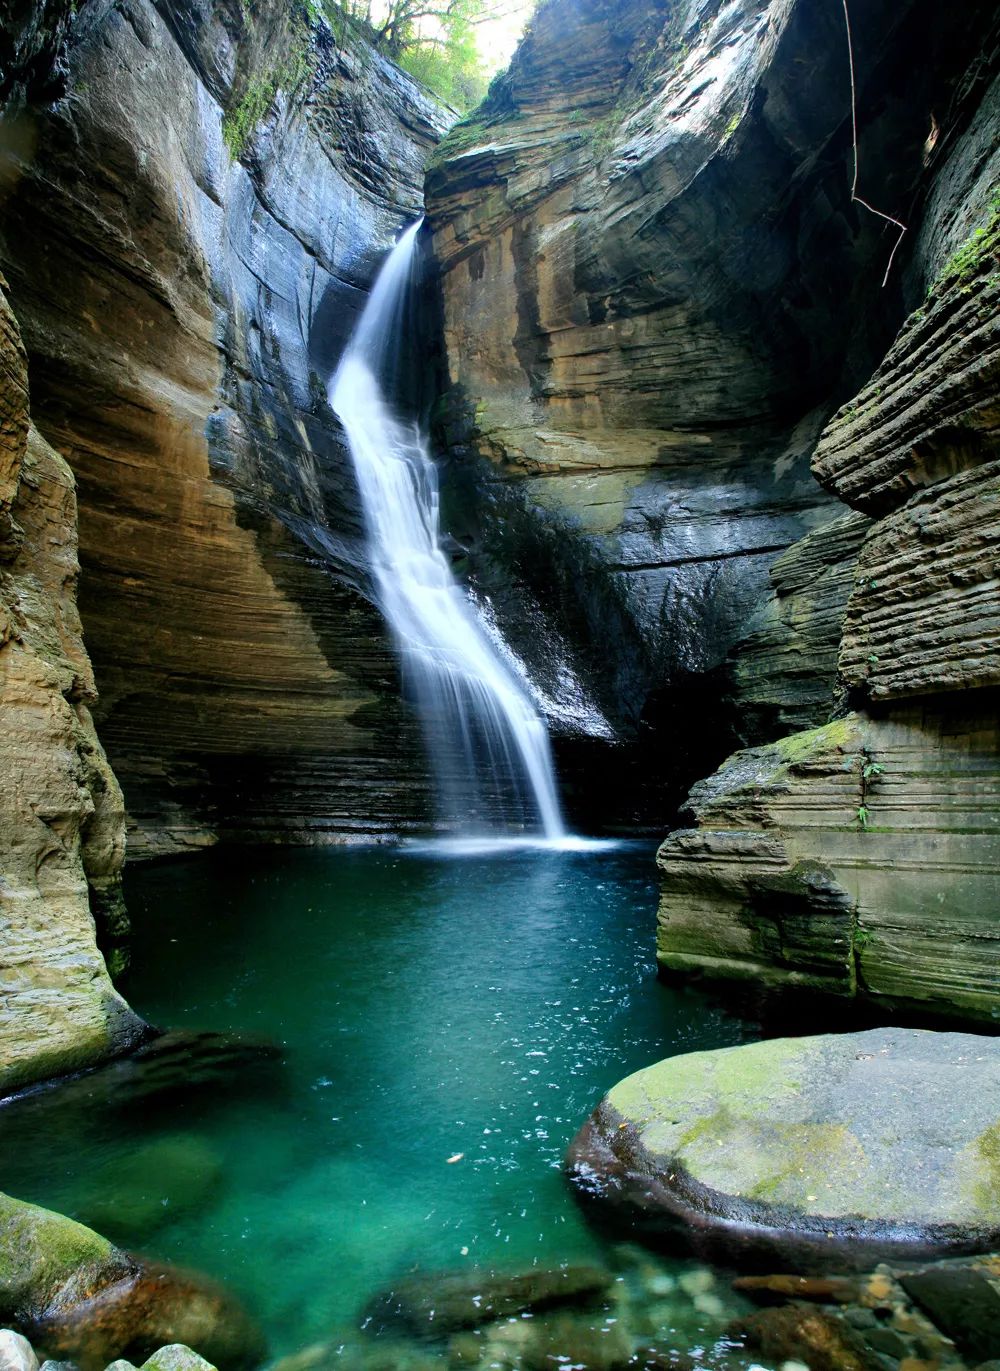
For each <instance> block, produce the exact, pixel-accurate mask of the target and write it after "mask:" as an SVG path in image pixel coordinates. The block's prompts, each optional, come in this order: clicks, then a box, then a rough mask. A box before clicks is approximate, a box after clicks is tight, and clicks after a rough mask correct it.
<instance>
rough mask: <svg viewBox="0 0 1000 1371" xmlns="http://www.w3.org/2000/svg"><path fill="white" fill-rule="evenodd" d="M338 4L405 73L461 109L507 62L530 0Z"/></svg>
mask: <svg viewBox="0 0 1000 1371" xmlns="http://www.w3.org/2000/svg"><path fill="white" fill-rule="evenodd" d="M341 8H342V9H343V10H344V12H345V13H347V14H349V15H350V16H351V18H353V19H355V20H360V21H361V22H362V23H363V24H364V26H365V28H366V29H367V30H368V31H369V32H370V34H371V35H372V39H373V41H374V43H375V46H376V47H378V48H379V49H380V50H381V51H382V52H384V53H385V54H386V55H387V56H388V57H391V58H392V60H393V61H395V62H398V63H399V65H400V66H401V67H402V68H403V69H404V71H408V72H409V73H410V75H411V76H414V77H416V79H417V80H418V81H421V82H423V84H424V85H426V86H428V87H429V88H430V89H431V90H433V91H434V92H435V94H436V95H439V96H440V97H441V98H442V99H443V100H445V101H446V102H447V103H448V104H450V105H452V106H453V107H454V108H455V109H457V110H460V111H463V112H464V111H465V110H467V109H471V108H472V106H473V105H477V104H478V103H479V101H480V100H481V99H482V98H483V96H484V95H485V94H486V88H487V86H488V85H489V82H490V79H491V78H492V77H493V75H494V74H495V73H496V72H497V71H498V70H500V68H501V67H503V66H505V65H506V63H507V61H508V60H509V57H510V52H511V50H512V48H513V45H514V43H515V42H516V39H517V37H518V36H519V34H520V31H521V29H523V27H524V24H525V23H526V21H527V18H528V15H529V13H530V10H531V8H532V0H342V3H341Z"/></svg>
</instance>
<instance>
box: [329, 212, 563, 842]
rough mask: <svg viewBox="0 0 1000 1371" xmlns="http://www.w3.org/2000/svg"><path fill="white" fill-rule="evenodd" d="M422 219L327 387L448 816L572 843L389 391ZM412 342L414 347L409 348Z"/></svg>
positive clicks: (544, 749)
mask: <svg viewBox="0 0 1000 1371" xmlns="http://www.w3.org/2000/svg"><path fill="white" fill-rule="evenodd" d="M422 222H423V220H417V222H416V223H415V224H412V225H411V226H410V227H409V228H408V229H407V230H406V232H405V233H404V234H403V235H402V237H401V238H400V240H399V242H398V243H397V244H396V246H395V247H394V248H393V250H392V252H391V253H390V254H389V257H388V258H387V260H386V262H385V265H384V266H383V267H382V270H381V272H380V273H379V276H378V278H377V280H376V282H375V285H374V287H373V289H372V292H371V295H370V296H369V299H368V302H367V304H366V305H365V308H364V311H363V313H362V315H361V318H360V320H359V321H358V325H357V328H356V329H355V331H354V333H353V334H352V336H351V338H350V340H349V341H348V344H347V348H346V350H345V352H344V355H343V357H342V358H341V361H340V365H339V366H338V367H337V370H336V372H335V373H334V375H333V379H332V380H331V382H330V386H329V392H328V393H329V399H330V404H331V405H332V407H333V409H334V411H335V412H336V414H337V416H338V418H339V419H340V421H341V423H342V424H343V426H344V431H345V433H346V435H347V441H348V445H349V447H350V451H351V456H352V458H353V460H354V466H355V470H356V473H357V479H358V486H359V489H360V493H361V503H362V507H363V510H364V516H365V523H366V527H367V532H368V544H369V552H370V558H371V567H372V573H373V578H374V583H375V589H376V593H377V597H378V602H379V606H380V608H381V610H382V613H383V614H384V615H385V617H386V620H387V621H388V623H389V626H390V628H391V629H392V632H393V635H394V637H395V640H396V642H397V644H398V646H399V651H400V653H401V656H402V660H403V668H404V677H405V679H406V682H407V685H408V687H409V689H410V690H411V691H412V694H413V697H414V699H415V702H416V706H417V709H418V712H419V715H420V719H421V723H422V725H423V729H424V734H425V738H426V742H427V748H428V752H429V754H430V760H431V764H432V768H433V771H434V775H435V779H436V782H437V788H438V797H439V805H440V810H441V818H442V820H443V821H444V823H445V825H446V826H447V827H448V828H450V829H451V830H453V831H455V832H457V833H460V834H465V835H469V836H473V835H485V834H492V835H497V836H500V835H503V834H505V833H506V834H510V833H511V832H520V833H526V834H534V835H537V836H541V837H543V838H544V839H545V840H547V841H549V842H558V841H560V840H562V839H564V837H565V832H564V829H563V822H562V816H561V814H560V809H559V799H558V795H557V793H556V781H555V773H554V769H553V765H552V756H551V750H550V747H549V736H548V730H547V729H546V727H545V724H544V723H543V721H542V719H541V717H540V716H539V714H538V711H537V710H536V709H535V707H534V705H533V704H532V702H531V700H530V699H529V698H528V695H527V693H526V692H525V689H524V687H523V686H522V684H521V682H520V681H519V680H518V679H517V677H516V675H515V673H514V671H513V670H512V668H511V667H510V666H509V665H508V664H507V663H506V662H505V661H504V660H503V659H502V657H501V656H500V654H499V652H498V649H497V647H496V646H495V645H494V643H493V642H492V641H491V640H490V638H489V636H488V635H487V633H486V631H485V629H484V627H483V625H482V623H481V621H480V619H479V618H478V615H477V613H476V611H475V609H474V607H473V605H472V604H471V603H470V601H469V599H468V597H467V596H466V595H465V593H464V592H463V590H462V588H461V587H460V586H459V584H458V582H457V581H456V580H455V578H454V576H453V575H452V571H451V567H450V565H449V563H448V560H447V558H446V557H445V555H444V553H443V551H442V549H441V538H440V527H439V520H440V512H439V495H438V483H437V471H436V468H435V466H434V463H433V462H432V461H431V459H430V456H429V454H428V450H427V441H426V438H425V437H424V435H423V434H422V433H421V431H420V428H419V426H418V425H417V424H415V423H409V422H406V421H405V420H404V419H402V418H401V417H399V416H398V415H397V414H395V413H394V412H393V410H392V408H391V407H390V404H389V401H388V399H387V397H386V395H385V394H384V392H383V386H386V385H388V384H389V378H391V377H392V375H393V373H394V369H395V367H396V366H397V364H398V362H399V358H400V351H401V349H402V348H403V347H404V346H405V345H406V340H405V339H404V338H402V337H401V323H402V316H403V306H404V304H405V301H406V296H407V292H408V289H409V286H410V284H411V276H412V271H413V266H414V261H415V250H416V240H417V233H418V231H419V229H420V225H421V223H422ZM411 345H412V343H411Z"/></svg>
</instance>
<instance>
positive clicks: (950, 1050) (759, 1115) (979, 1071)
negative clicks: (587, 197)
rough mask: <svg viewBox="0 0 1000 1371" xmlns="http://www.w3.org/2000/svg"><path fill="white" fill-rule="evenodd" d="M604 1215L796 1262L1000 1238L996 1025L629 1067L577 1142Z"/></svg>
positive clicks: (849, 1259)
mask: <svg viewBox="0 0 1000 1371" xmlns="http://www.w3.org/2000/svg"><path fill="white" fill-rule="evenodd" d="M567 1167H568V1170H569V1175H570V1178H571V1180H572V1182H573V1184H574V1185H575V1187H576V1188H577V1190H578V1192H579V1193H580V1195H581V1198H583V1199H585V1200H586V1201H588V1202H593V1203H594V1205H595V1206H596V1207H597V1208H598V1210H599V1211H603V1213H604V1214H605V1216H606V1217H608V1218H615V1219H618V1220H624V1221H626V1222H628V1223H629V1224H630V1225H633V1226H635V1227H637V1228H638V1229H639V1230H640V1231H643V1232H645V1233H647V1234H650V1235H656V1236H659V1237H661V1238H664V1239H672V1240H673V1241H675V1242H677V1241H680V1242H683V1243H684V1244H685V1245H687V1246H691V1247H693V1248H695V1250H697V1251H698V1252H699V1253H700V1254H701V1255H703V1256H705V1257H708V1258H711V1259H715V1260H728V1261H734V1262H740V1261H757V1260H760V1259H761V1258H766V1259H767V1260H768V1261H769V1262H771V1263H782V1262H784V1263H785V1264H794V1265H795V1266H796V1267H797V1268H799V1269H804V1265H805V1264H808V1265H809V1267H810V1268H813V1269H815V1268H818V1267H822V1266H823V1265H825V1264H827V1263H828V1262H829V1263H834V1264H836V1265H838V1266H844V1265H845V1264H852V1265H856V1266H868V1265H871V1263H872V1261H873V1260H879V1259H882V1258H884V1257H892V1256H899V1257H911V1256H920V1255H925V1254H928V1253H933V1252H951V1253H963V1252H975V1251H986V1250H989V1249H992V1248H996V1247H997V1246H1000V1039H996V1038H987V1037H979V1036H976V1035H974V1034H969V1033H935V1032H929V1031H925V1030H919V1029H874V1030H872V1031H870V1032H866V1033H844V1034H826V1035H822V1036H818V1037H811V1038H782V1039H777V1040H773V1041H770V1042H760V1043H751V1044H748V1045H746V1046H743V1047H732V1048H723V1049H720V1050H718V1051H713V1052H693V1053H690V1054H688V1055H685V1056H682V1057H672V1058H669V1059H667V1060H666V1061H662V1062H657V1063H656V1065H654V1066H651V1067H647V1068H646V1069H645V1070H643V1071H638V1072H636V1073H635V1075H633V1076H629V1077H627V1078H626V1079H625V1080H624V1081H621V1082H620V1083H619V1084H618V1085H616V1086H615V1087H614V1089H613V1090H611V1092H610V1093H609V1094H608V1095H606V1096H605V1098H604V1099H603V1100H602V1101H601V1103H600V1105H598V1107H597V1109H596V1110H595V1111H594V1113H593V1114H592V1116H591V1118H590V1119H589V1120H588V1122H587V1123H586V1124H585V1125H584V1127H583V1128H582V1129H581V1130H580V1132H579V1133H578V1134H577V1136H576V1138H575V1139H574V1140H573V1142H572V1144H571V1146H570V1149H569V1153H568V1155H567Z"/></svg>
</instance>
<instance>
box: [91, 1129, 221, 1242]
mask: <svg viewBox="0 0 1000 1371" xmlns="http://www.w3.org/2000/svg"><path fill="white" fill-rule="evenodd" d="M221 1177H222V1162H221V1160H220V1158H219V1155H218V1153H217V1152H215V1151H214V1150H213V1149H212V1148H211V1147H209V1145H208V1144H207V1143H205V1142H204V1141H203V1140H202V1139H200V1138H199V1137H198V1136H197V1135H196V1134H193V1133H175V1134H171V1135H169V1136H167V1137H163V1138H157V1139H155V1140H154V1141H152V1142H149V1143H146V1144H145V1145H144V1146H140V1147H137V1148H133V1149H132V1150H130V1151H129V1153H128V1154H127V1155H126V1156H117V1157H112V1158H110V1159H109V1160H108V1161H107V1162H106V1163H105V1164H104V1165H103V1166H102V1167H100V1168H98V1170H97V1171H96V1172H94V1173H93V1175H92V1176H91V1177H90V1181H91V1189H90V1193H89V1195H88V1196H87V1198H85V1199H84V1201H83V1203H82V1204H81V1205H80V1206H78V1212H79V1215H80V1218H81V1219H82V1220H83V1221H84V1222H85V1223H88V1224H92V1225H93V1226H94V1227H95V1228H98V1229H100V1231H101V1232H102V1233H109V1234H110V1235H111V1236H112V1237H113V1238H116V1239H119V1240H121V1241H125V1242H129V1241H131V1242H141V1241H145V1238H146V1235H147V1234H148V1233H151V1232H153V1231H154V1230H155V1229H157V1228H159V1227H160V1225H161V1224H163V1223H165V1222H166V1220H167V1219H174V1218H176V1217H177V1215H178V1214H183V1213H185V1212H189V1211H191V1210H192V1209H196V1208H197V1207H198V1206H199V1205H200V1204H201V1203H202V1202H203V1201H204V1200H205V1199H206V1198H207V1197H208V1195H209V1194H210V1193H211V1192H212V1191H213V1190H214V1189H215V1188H216V1186H217V1185H218V1184H219V1181H220V1179H221Z"/></svg>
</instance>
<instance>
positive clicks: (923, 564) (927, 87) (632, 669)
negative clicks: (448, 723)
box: [428, 0, 1000, 1021]
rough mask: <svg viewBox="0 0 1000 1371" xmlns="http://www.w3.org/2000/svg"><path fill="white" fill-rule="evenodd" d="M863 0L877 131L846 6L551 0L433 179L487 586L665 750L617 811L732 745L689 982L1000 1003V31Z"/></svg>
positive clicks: (717, 797) (709, 805)
mask: <svg viewBox="0 0 1000 1371" xmlns="http://www.w3.org/2000/svg"><path fill="white" fill-rule="evenodd" d="M854 8H855V9H857V11H858V12H857V13H854V12H853V11H852V15H851V19H852V24H853V31H852V39H853V43H852V54H853V60H854V71H853V77H854V83H855V84H854V92H853V93H854V95H855V97H856V120H855V119H854V117H852V85H851V73H850V70H849V67H848V48H847V36H846V32H845V28H844V14H843V10H842V8H841V7H839V6H830V7H816V6H809V5H805V4H801V3H799V4H796V3H794V2H793V0H788V2H786V3H773V4H770V5H765V6H759V5H750V4H747V5H741V4H736V5H727V6H718V5H715V4H712V3H710V2H706V3H697V2H695V3H691V4H688V5H678V6H670V7H666V8H664V9H659V8H655V9H649V8H646V7H642V6H638V5H635V6H630V5H628V4H625V5H621V4H618V5H615V6H611V5H606V4H602V3H599V2H598V0H594V2H593V3H587V4H584V5H581V6H577V7H574V8H573V9H572V10H570V9H568V8H566V7H563V6H560V5H559V4H556V3H550V4H548V5H543V7H542V8H541V9H540V10H539V12H538V14H537V16H536V18H535V20H534V22H533V24H532V27H531V30H530V32H529V35H528V37H527V39H526V41H525V43H524V45H523V46H522V49H521V50H520V52H519V53H518V55H517V57H516V58H515V61H514V63H513V65H512V67H511V69H510V72H509V73H508V74H507V75H506V76H505V77H504V78H502V80H500V81H498V82H497V83H495V85H494V87H493V89H492V90H491V94H490V97H489V98H488V100H487V102H486V104H485V105H484V106H483V107H482V108H481V109H480V110H479V111H478V112H477V113H476V114H475V115H474V116H473V117H472V118H471V119H468V120H466V121H465V122H464V123H462V124H459V125H458V126H456V128H455V129H454V130H453V131H452V133H451V134H450V135H449V137H448V138H447V139H446V140H445V142H444V143H443V145H442V147H441V149H440V150H439V152H438V154H437V155H436V157H435V159H434V161H433V162H432V166H431V171H430V173H429V178H428V212H429V216H430V219H431V223H432V226H433V229H434V247H435V252H436V254H437V258H438V262H439V269H440V278H441V283H440V288H441V298H442V310H443V318H444V337H445V343H446V351H447V363H448V375H449V381H450V384H451V389H450V391H449V392H448V394H447V396H446V402H447V403H446V408H445V414H444V420H443V422H444V424H445V432H446V435H447V437H448V438H449V440H450V442H451V445H452V454H453V458H454V467H455V469H456V471H457V475H456V476H455V477H454V478H453V479H454V481H455V482H456V483H457V484H458V487H459V490H460V499H459V502H458V508H459V511H460V516H461V515H462V514H464V517H465V518H466V521H467V524H468V527H469V529H470V533H469V534H468V535H467V542H468V545H469V547H470V549H471V559H470V560H471V565H472V569H473V573H474V575H476V576H478V577H479V578H480V579H481V581H482V582H483V584H484V585H487V586H492V588H493V590H494V594H495V596H496V599H497V602H498V604H500V605H501V606H503V605H507V606H509V607H510V609H511V614H510V620H511V621H513V620H514V619H515V618H516V615H517V612H518V604H519V602H520V601H521V600H523V599H525V598H528V599H530V598H531V597H532V596H538V598H540V599H541V600H542V601H543V603H545V604H546V607H547V608H548V609H551V610H552V611H553V612H554V614H555V618H556V623H557V624H560V625H561V626H562V627H563V631H564V641H566V642H569V643H570V644H571V645H572V648H573V651H574V653H575V654H576V659H577V660H578V661H581V662H583V663H585V664H586V663H588V661H589V663H591V664H592V678H593V679H594V680H595V681H597V682H598V685H597V687H596V688H597V691H598V693H599V697H600V701H601V704H602V707H603V712H604V716H605V718H606V719H608V720H609V721H610V722H611V723H612V725H613V727H614V729H615V731H616V732H617V734H618V736H619V738H620V739H624V740H627V739H628V738H629V736H631V737H632V738H633V739H635V740H636V741H635V743H634V744H633V747H632V748H631V752H632V753H633V755H634V756H635V757H636V761H635V763H634V764H633V765H632V766H631V767H626V768H624V769H623V771H622V773H621V775H620V776H619V782H620V783H621V784H622V792H623V793H622V795H621V796H620V797H619V802H618V813H619V816H620V817H625V816H628V815H631V817H633V818H635V817H639V818H645V819H648V818H649V817H650V816H651V815H653V816H655V817H657V818H662V819H663V820H670V819H671V818H672V815H673V812H674V809H675V806H676V805H677V803H678V801H679V800H680V798H681V796H682V794H683V790H684V788H685V787H686V786H688V785H690V783H691V781H692V780H694V779H695V778H696V777H697V776H698V774H699V773H702V774H703V773H704V772H705V771H706V770H709V769H711V767H713V766H717V765H718V764H719V762H720V761H721V762H722V765H721V767H720V769H719V770H718V771H717V772H716V773H715V774H714V775H712V776H710V777H709V779H708V780H705V781H702V782H700V783H698V784H697V785H696V786H695V787H694V789H693V790H692V791H691V794H690V797H689V799H688V800H687V801H686V802H685V805H684V818H685V820H686V822H687V827H684V828H680V829H677V830H676V831H675V832H673V833H672V834H671V835H670V837H669V838H668V839H667V841H666V842H665V843H664V845H663V847H662V848H661V851H660V854H659V866H660V872H661V877H662V883H663V895H662V901H661V907H660V933H659V958H660V964H661V967H662V968H663V970H664V972H665V973H666V974H684V975H691V974H694V975H699V976H708V977H713V978H716V979H720V980H740V981H743V982H744V983H747V984H749V985H750V986H753V987H773V988H780V989H781V990H788V989H793V988H794V989H798V990H804V991H807V992H809V993H815V992H816V991H817V990H820V991H825V992H829V993H831V994H833V995H836V996H840V997H844V998H846V999H851V1000H859V1001H863V1002H867V1003H871V1004H879V1005H880V1006H881V1007H882V1012H885V1010H886V1009H888V1010H889V1011H890V1012H891V1011H893V1010H899V1011H916V1012H919V1013H921V1014H927V1013H931V1014H936V1015H940V1016H947V1015H958V1016H961V1017H966V1018H972V1019H978V1020H980V1021H983V1020H985V1021H992V1020H993V1019H994V1018H995V1017H996V1015H997V1014H998V1013H1000V940H998V935H997V930H996V921H995V906H996V892H997V890H998V889H1000V832H998V826H1000V813H998V798H1000V786H998V770H997V760H996V759H997V744H998V741H1000V740H998V737H997V692H996V686H997V685H998V681H997V655H996V654H997V643H998V627H1000V621H998V618H997V604H998V589H1000V587H998V584H997V551H996V550H997V546H998V542H1000V529H998V527H997V522H996V520H997V498H998V492H1000V488H998V485H997V458H998V456H1000V451H998V447H997V425H998V415H1000V400H998V391H1000V385H998V370H997V337H998V335H997V328H998V317H997V301H998V296H997V283H998V281H1000V276H998V271H997V267H998V262H997V237H998V235H997V224H998V211H1000V204H998V203H997V200H996V189H995V188H996V185H997V184H998V182H1000V177H998V170H1000V168H998V165H997V153H996V147H997V131H998V129H1000V108H998V87H997V85H996V84H995V78H996V74H997V65H998V64H997V55H998V43H997V37H998V34H997V21H996V16H995V13H993V12H992V10H991V7H989V6H985V5H974V6H969V7H964V8H963V10H962V12H961V13H960V14H956V13H954V12H949V13H948V14H943V13H942V12H939V11H936V10H935V7H933V6H931V5H929V4H923V3H920V2H919V0H917V2H916V3H907V4H893V5H889V4H875V5H867V6H864V7H854ZM852 186H853V187H855V188H856V191H857V194H858V195H859V196H863V197H864V198H865V199H866V200H867V201H869V202H870V203H871V204H874V205H876V206H877V207H879V208H880V209H881V210H882V212H883V213H884V214H888V215H892V216H893V217H894V218H896V219H900V220H901V221H902V222H904V223H905V224H906V232H905V234H904V235H903V236H902V239H901V240H900V234H899V226H898V225H893V224H892V223H891V222H889V221H888V220H886V219H885V218H882V217H880V216H879V215H878V214H875V213H872V212H871V211H870V210H869V209H868V208H867V207H865V206H863V205H861V204H860V203H858V201H857V200H856V199H855V198H853V196H852ZM887 268H890V269H889V270H888V272H887ZM498 302H499V304H498ZM897 334H898V336H896V335H897ZM894 338H895V341H894ZM470 473H471V474H470ZM463 482H464V489H463V488H462V483H463ZM845 505H846V506H850V507H851V508H850V511H848V510H846V509H845ZM512 511H513V512H514V517H513V518H512V517H511V514H512ZM505 525H506V530H505ZM511 529H513V530H514V531H513V532H511ZM487 544H488V545H489V546H488V547H487V546H486V545H487ZM546 585H547V586H548V590H546ZM546 596H547V597H548V598H547V599H546ZM560 616H561V617H560ZM609 625H610V626H611V633H610V636H609V632H608V629H609ZM511 636H512V637H513V638H514V640H515V642H516V641H517V636H516V628H514V629H512V630H511ZM609 642H610V644H611V645H612V646H613V647H614V648H615V649H616V652H617V657H618V660H617V661H613V662H612V663H611V664H610V666H607V665H606V666H605V667H604V669H603V671H602V669H601V663H600V658H601V654H602V652H604V651H606V650H607V648H608V645H609ZM523 651H524V654H525V656H526V657H527V658H528V660H538V658H539V655H540V654H539V653H538V651H537V650H534V658H533V657H532V653H533V648H532V645H531V643H530V642H528V643H525V644H524V646H523ZM545 669H546V668H545V662H544V654H542V660H541V666H540V668H539V670H540V672H541V674H542V675H543V676H544V672H545ZM586 670H587V668H586V666H585V667H584V672H585V674H586ZM734 746H742V748H743V749H744V750H742V751H738V752H735V753H733V755H731V756H730V757H729V758H728V760H725V761H723V758H725V756H726V753H727V752H730V751H731V749H732V748H733V747H734ZM629 751H630V749H629V748H628V746H627V745H626V746H624V747H622V748H621V749H620V753H621V754H622V755H625V756H627V755H628V753H629ZM580 755H582V758H583V765H584V766H585V767H587V768H589V776H590V780H591V783H592V782H593V780H594V778H595V777H596V776H600V775H601V772H600V770H599V768H600V766H601V763H600V761H599V759H597V758H596V754H595V752H594V750H593V749H591V750H590V751H589V752H586V751H584V752H583V753H582V754H580ZM573 779H574V777H573V773H572V771H571V772H570V780H571V782H572V781H573Z"/></svg>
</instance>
